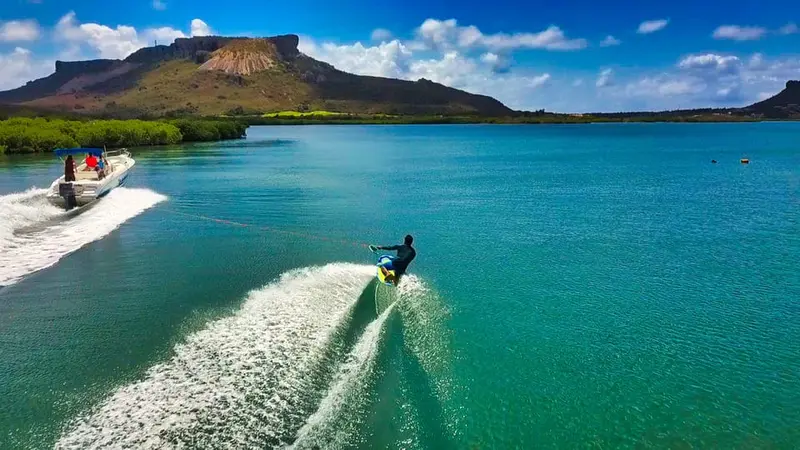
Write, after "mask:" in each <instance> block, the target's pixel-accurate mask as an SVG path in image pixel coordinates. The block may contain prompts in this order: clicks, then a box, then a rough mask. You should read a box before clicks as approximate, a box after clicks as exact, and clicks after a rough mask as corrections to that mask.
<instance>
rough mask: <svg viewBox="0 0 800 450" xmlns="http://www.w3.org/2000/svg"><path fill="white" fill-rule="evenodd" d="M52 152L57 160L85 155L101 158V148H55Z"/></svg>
mask: <svg viewBox="0 0 800 450" xmlns="http://www.w3.org/2000/svg"><path fill="white" fill-rule="evenodd" d="M54 151H55V153H56V156H58V157H59V158H61V157H62V156H67V155H85V154H87V153H88V154H90V155H94V156H98V157H99V156H103V149H102V148H57V149H55V150H54Z"/></svg>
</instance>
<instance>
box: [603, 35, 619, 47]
mask: <svg viewBox="0 0 800 450" xmlns="http://www.w3.org/2000/svg"><path fill="white" fill-rule="evenodd" d="M621 43H622V41H620V40H619V39H617V38H615V37H614V36H611V35H610V34H609V35H608V36H606V38H605V39H603V40H602V41H601V42H600V47H613V46H615V45H619V44H621Z"/></svg>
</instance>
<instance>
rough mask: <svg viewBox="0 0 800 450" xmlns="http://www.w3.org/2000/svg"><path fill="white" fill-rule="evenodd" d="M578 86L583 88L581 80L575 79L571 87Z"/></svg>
mask: <svg viewBox="0 0 800 450" xmlns="http://www.w3.org/2000/svg"><path fill="white" fill-rule="evenodd" d="M579 86H583V78H576V79H575V81H573V82H572V87H579Z"/></svg>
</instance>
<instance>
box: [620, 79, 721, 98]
mask: <svg viewBox="0 0 800 450" xmlns="http://www.w3.org/2000/svg"><path fill="white" fill-rule="evenodd" d="M704 88H705V86H704V85H702V84H699V83H697V82H695V81H694V80H691V79H679V78H673V77H670V76H664V75H662V76H658V77H644V78H642V79H640V80H638V81H635V82H632V83H628V84H627V85H626V86H625V91H626V93H627V94H629V95H637V96H658V97H673V96H681V95H687V94H696V93H699V92H701V91H702V90H703V89H704Z"/></svg>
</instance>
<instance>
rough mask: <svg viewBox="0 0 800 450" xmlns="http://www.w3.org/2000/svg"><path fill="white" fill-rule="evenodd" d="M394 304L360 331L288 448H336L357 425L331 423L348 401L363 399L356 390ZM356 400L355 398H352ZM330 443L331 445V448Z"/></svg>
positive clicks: (367, 371)
mask: <svg viewBox="0 0 800 450" xmlns="http://www.w3.org/2000/svg"><path fill="white" fill-rule="evenodd" d="M393 309H394V304H392V305H390V306H389V307H388V308H387V309H386V310H385V311H384V312H383V313H382V314H381V315H380V316H379V317H378V319H377V320H374V321H373V322H372V323H370V324H369V325H368V326H367V328H366V329H365V330H364V333H363V334H362V335H361V337H360V338H359V340H358V342H357V343H356V345H355V346H354V347H353V350H352V351H351V352H350V354H349V355H348V357H347V360H346V361H345V363H344V364H342V366H341V368H340V369H339V371H338V373H337V374H336V377H335V379H334V382H333V384H332V387H331V388H330V390H329V391H328V393H327V394H326V395H325V398H323V399H322V402H321V403H320V405H319V408H318V409H317V411H316V412H315V413H314V414H312V415H311V416H310V417H309V418H308V420H306V423H305V424H304V425H303V427H302V428H301V429H300V431H298V432H297V441H295V443H294V444H293V445H292V447H291V448H329V447H331V446H333V447H339V446H340V445H336V444H342V443H343V441H346V440H347V438H348V437H349V436H350V435H352V434H353V432H354V430H353V428H354V427H355V426H356V425H357V424H356V423H355V422H354V421H350V422H349V423H347V424H346V426H345V424H342V423H336V422H334V420H333V419H334V418H335V417H337V416H340V410H341V409H342V407H343V406H345V405H347V404H348V401H352V398H353V397H361V400H363V399H364V397H366V396H365V395H363V393H360V392H359V387H364V384H365V383H364V381H365V379H367V378H368V377H369V374H370V373H371V372H372V370H373V368H374V366H375V357H376V355H377V353H378V344H379V343H380V337H381V334H382V331H383V324H384V323H385V322H386V319H387V318H388V317H389V315H390V314H391V313H392V310H393ZM355 400H356V401H358V399H357V398H356V399H355ZM331 444H333V445H331Z"/></svg>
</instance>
